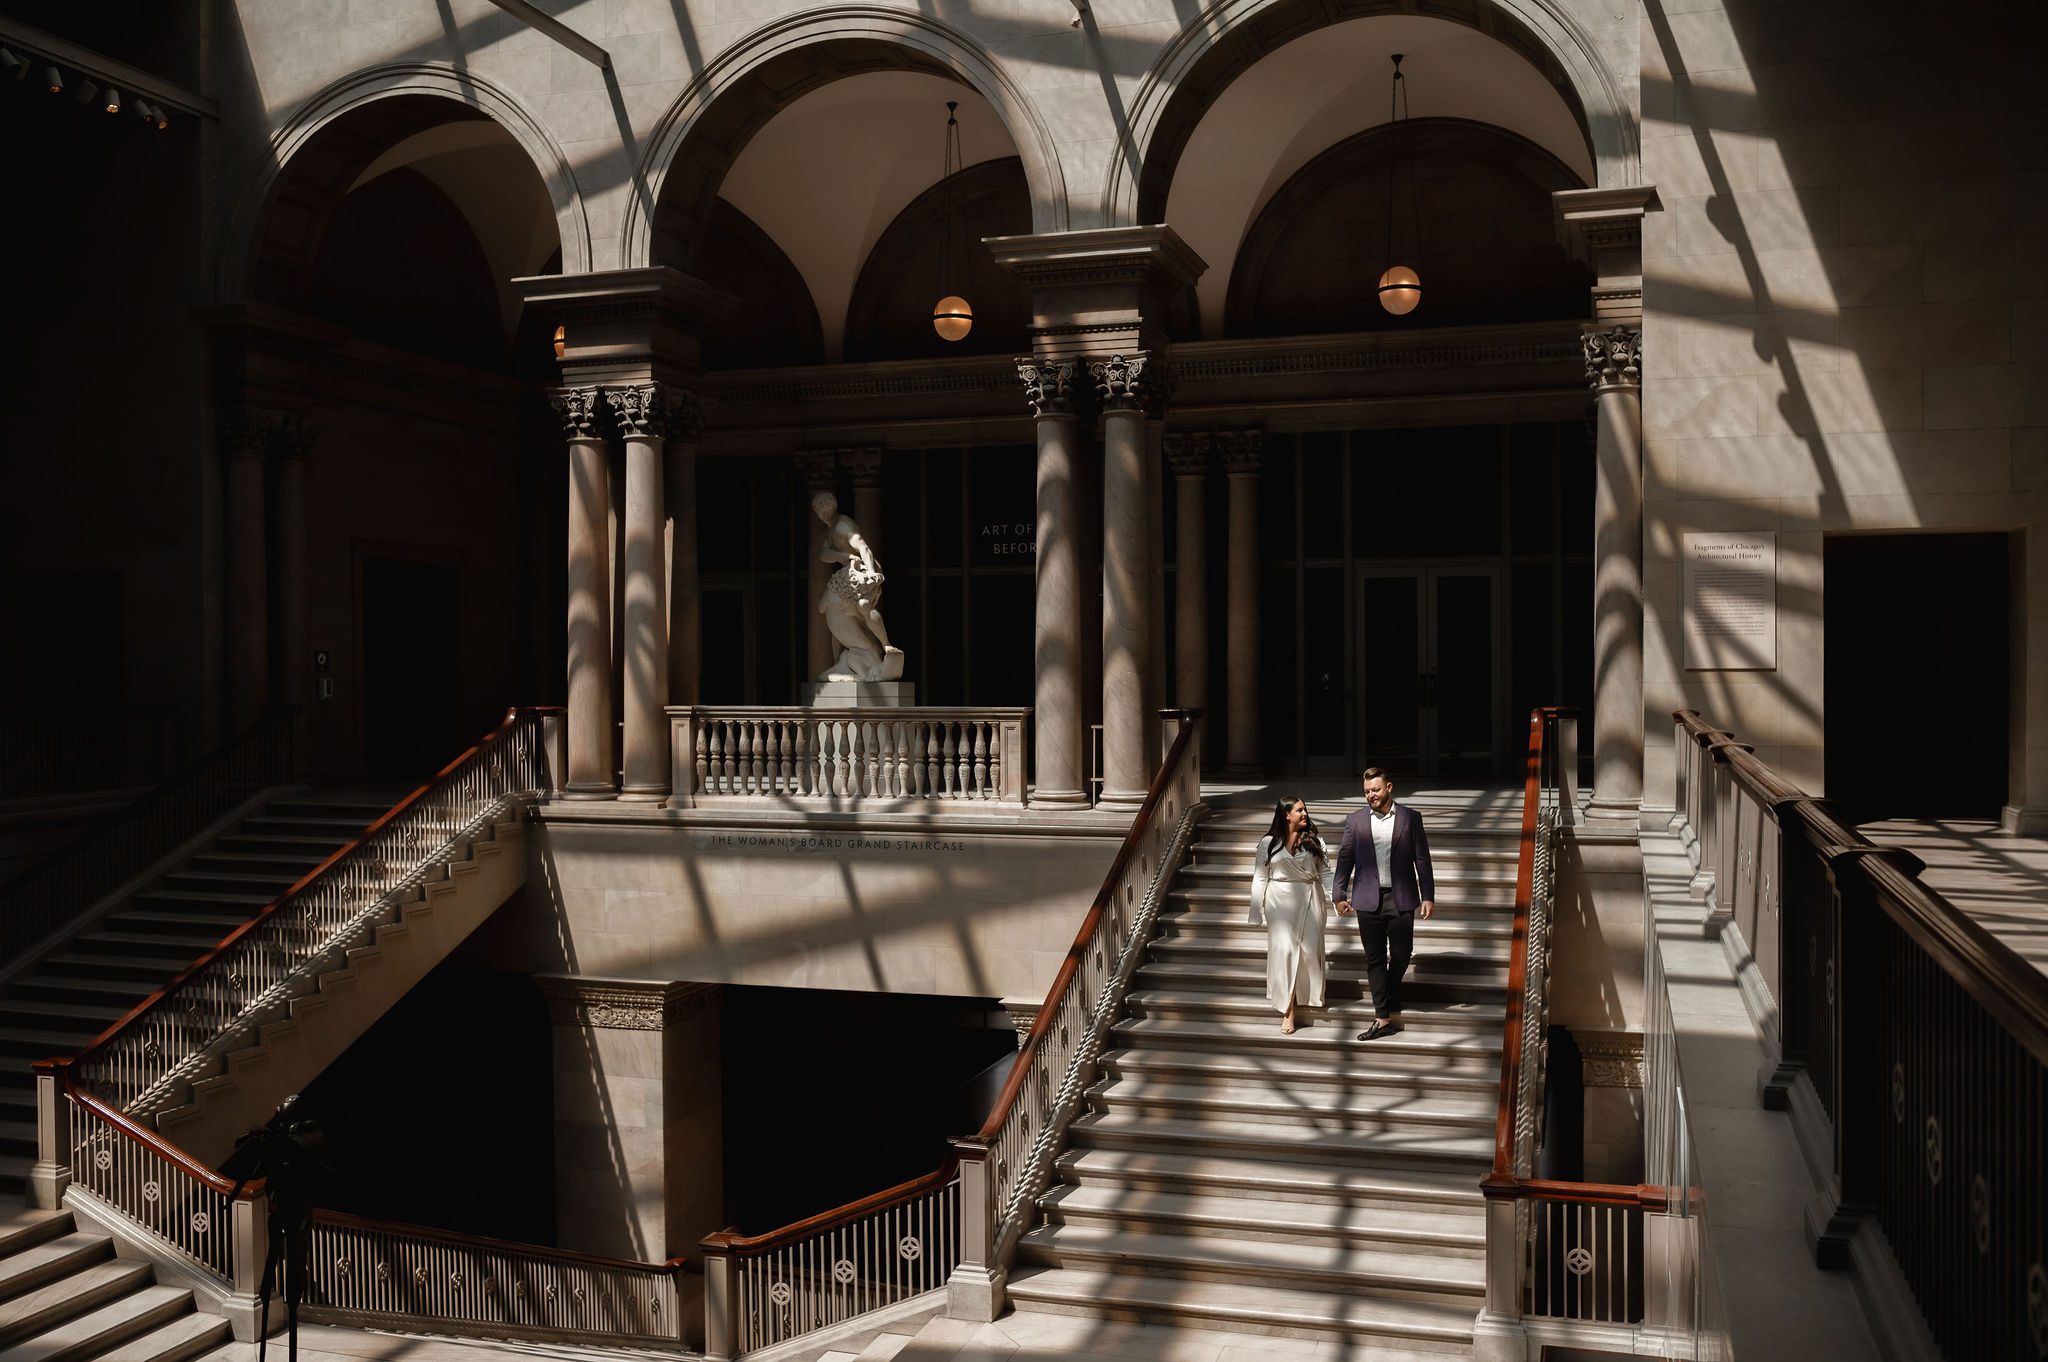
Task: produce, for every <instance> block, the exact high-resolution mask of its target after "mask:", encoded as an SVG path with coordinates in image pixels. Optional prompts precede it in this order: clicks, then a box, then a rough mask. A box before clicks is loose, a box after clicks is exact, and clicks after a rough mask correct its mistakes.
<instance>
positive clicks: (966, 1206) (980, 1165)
mask: <svg viewBox="0 0 2048 1362" xmlns="http://www.w3.org/2000/svg"><path fill="white" fill-rule="evenodd" d="M953 1154H954V1157H955V1158H957V1159H959V1161H960V1266H958V1267H956V1268H954V1269H953V1275H952V1276H951V1277H949V1278H947V1279H946V1316H947V1318H949V1319H966V1320H974V1321H975V1322H977V1323H981V1324H986V1323H988V1322H989V1321H990V1320H992V1319H994V1318H995V1317H996V1316H997V1315H998V1314H1000V1313H1002V1309H1003V1278H1004V1275H1005V1274H1004V1273H1003V1272H1002V1271H1001V1270H1000V1269H999V1268H998V1266H997V1264H996V1261H995V1257H996V1236H997V1235H998V1234H999V1233H1000V1232H1001V1230H1002V1226H1001V1224H1000V1223H999V1222H998V1221H997V1219H996V1216H995V1204H994V1198H993V1196H992V1195H991V1193H990V1188H989V1169H988V1144H987V1142H986V1141H984V1140H981V1139H979V1138H972V1139H960V1140H954V1141H953Z"/></svg>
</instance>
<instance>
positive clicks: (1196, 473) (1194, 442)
mask: <svg viewBox="0 0 2048 1362" xmlns="http://www.w3.org/2000/svg"><path fill="white" fill-rule="evenodd" d="M1209 447H1210V440H1209V436H1208V434H1207V433H1206V432H1203V433H1195V432H1185V431H1178V430H1172V431H1168V432H1167V433H1166V466H1167V467H1168V468H1170V469H1172V470H1173V475H1174V476H1175V477H1176V478H1204V477H1207V476H1208V475H1209Z"/></svg>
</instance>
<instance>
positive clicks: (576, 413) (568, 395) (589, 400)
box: [548, 388, 601, 440]
mask: <svg viewBox="0 0 2048 1362" xmlns="http://www.w3.org/2000/svg"><path fill="white" fill-rule="evenodd" d="M548 405H549V406H551V407H553V408H554V409H555V412H556V414H557V415H559V416H560V417H561V418H562V434H563V435H565V436H567V437H568V438H569V439H571V440H583V439H588V438H590V437H591V436H593V435H596V434H597V421H598V417H599V415H600V414H601V408H600V406H599V404H598V397H597V389H596V388H557V389H555V390H554V391H553V392H551V393H549V394H548Z"/></svg>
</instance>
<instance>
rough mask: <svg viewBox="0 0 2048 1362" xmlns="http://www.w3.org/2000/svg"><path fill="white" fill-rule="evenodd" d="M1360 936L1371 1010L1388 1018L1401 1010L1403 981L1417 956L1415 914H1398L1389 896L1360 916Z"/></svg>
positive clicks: (1379, 1015)
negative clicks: (1370, 911)
mask: <svg viewBox="0 0 2048 1362" xmlns="http://www.w3.org/2000/svg"><path fill="white" fill-rule="evenodd" d="M1358 939H1359V940H1360V941H1362V942H1364V943H1365V978H1366V982H1368V983H1369V984H1371V985H1372V1011H1373V1015H1374V1016H1375V1017H1379V1018H1381V1019H1385V1018H1387V1017H1392V1016H1396V1015H1398V1014H1399V1013H1400V1011H1401V980H1402V979H1404V978H1405V977H1407V974H1408V961H1409V960H1410V959H1412V958H1413V957H1414V955H1415V914H1413V913H1397V912H1395V911H1394V905H1393V904H1392V903H1390V902H1388V901H1387V896H1384V895H1383V896H1382V897H1381V899H1380V910H1379V911H1378V912H1377V913H1360V914H1359V915H1358Z"/></svg>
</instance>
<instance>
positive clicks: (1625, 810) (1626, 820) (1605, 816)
mask: <svg viewBox="0 0 2048 1362" xmlns="http://www.w3.org/2000/svg"><path fill="white" fill-rule="evenodd" d="M1642 820H1643V801H1642V799H1641V798H1640V797H1638V798H1635V799H1602V798H1601V797H1600V796H1599V794H1598V793H1597V792H1596V793H1595V794H1594V795H1593V797H1592V798H1591V799H1590V800H1588V801H1586V821H1587V822H1588V823H1608V824H1617V823H1620V824H1627V825H1628V827H1629V828H1630V829H1631V830H1634V829H1637V828H1640V827H1641V826H1642Z"/></svg>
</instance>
